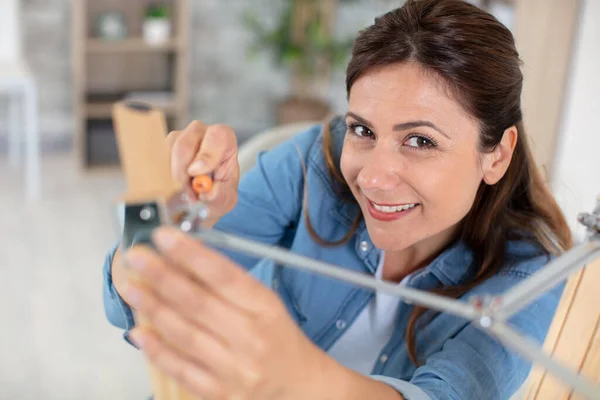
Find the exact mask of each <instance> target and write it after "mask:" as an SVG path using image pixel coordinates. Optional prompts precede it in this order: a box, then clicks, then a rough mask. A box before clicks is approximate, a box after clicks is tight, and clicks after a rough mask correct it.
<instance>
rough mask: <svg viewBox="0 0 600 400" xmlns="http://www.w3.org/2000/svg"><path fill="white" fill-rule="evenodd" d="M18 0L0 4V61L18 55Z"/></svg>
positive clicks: (6, 0)
mask: <svg viewBox="0 0 600 400" xmlns="http://www.w3.org/2000/svg"><path fill="white" fill-rule="evenodd" d="M18 2H19V0H2V2H1V4H0V60H2V59H12V58H14V57H16V56H17V55H18V54H19V50H20V49H19V44H20V41H21V40H20V37H19V33H18V32H19V29H20V26H19V22H20V20H19V19H18V18H15V17H14V16H16V15H17V12H18V4H19V3H18Z"/></svg>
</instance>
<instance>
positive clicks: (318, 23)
mask: <svg viewBox="0 0 600 400" xmlns="http://www.w3.org/2000/svg"><path fill="white" fill-rule="evenodd" d="M286 2H287V4H286V6H285V8H284V10H283V12H282V14H281V17H280V19H279V23H278V25H277V26H276V27H275V29H273V30H267V29H266V28H264V27H263V25H262V24H261V23H260V21H259V20H258V18H257V16H256V15H254V14H253V13H251V12H248V13H246V14H245V24H246V26H247V27H248V28H249V29H250V30H251V31H252V32H253V33H254V36H255V41H254V43H253V44H252V45H251V47H250V49H249V52H250V54H251V55H252V56H255V55H256V54H257V53H258V52H260V51H263V50H268V51H271V53H272V54H273V56H274V59H275V62H276V64H277V65H278V66H281V67H287V68H289V69H290V72H291V79H292V85H291V86H292V89H291V93H290V95H289V96H288V97H287V98H285V99H283V100H282V101H280V102H279V104H278V105H277V123H279V124H284V123H289V122H295V121H303V120H320V119H322V118H324V117H325V116H326V115H327V114H329V112H330V106H329V103H328V102H327V101H326V100H325V99H324V97H325V95H324V94H323V92H324V90H323V88H324V87H326V86H327V83H328V79H329V73H330V72H331V70H332V69H333V68H336V67H339V66H341V65H343V63H344V61H345V60H346V57H347V56H348V54H349V53H350V51H351V48H352V45H353V42H354V40H353V39H352V40H350V39H348V40H336V39H334V38H333V37H332V35H331V34H330V33H329V32H328V31H329V28H328V25H329V24H330V23H331V19H332V16H333V14H334V12H333V11H334V10H335V7H334V5H333V3H334V2H333V1H328V2H319V1H317V0H286Z"/></svg>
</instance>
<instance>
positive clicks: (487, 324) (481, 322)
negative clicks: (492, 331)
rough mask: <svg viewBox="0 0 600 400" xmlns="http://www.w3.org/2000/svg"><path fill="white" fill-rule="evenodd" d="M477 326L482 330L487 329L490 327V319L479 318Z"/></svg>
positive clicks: (486, 316) (485, 316) (487, 317)
mask: <svg viewBox="0 0 600 400" xmlns="http://www.w3.org/2000/svg"><path fill="white" fill-rule="evenodd" d="M479 325H481V326H482V327H484V328H489V327H490V326H492V317H490V316H488V315H484V316H483V317H481V318H479Z"/></svg>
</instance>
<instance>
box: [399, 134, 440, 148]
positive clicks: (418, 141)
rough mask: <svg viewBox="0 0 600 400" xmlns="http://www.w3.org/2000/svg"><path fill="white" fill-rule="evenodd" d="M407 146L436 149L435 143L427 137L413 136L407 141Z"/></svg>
mask: <svg viewBox="0 0 600 400" xmlns="http://www.w3.org/2000/svg"><path fill="white" fill-rule="evenodd" d="M406 145H407V146H409V147H415V148H430V147H435V143H434V142H433V141H432V140H431V139H429V138H426V137H425V136H412V137H410V138H409V139H408V140H407V141H406Z"/></svg>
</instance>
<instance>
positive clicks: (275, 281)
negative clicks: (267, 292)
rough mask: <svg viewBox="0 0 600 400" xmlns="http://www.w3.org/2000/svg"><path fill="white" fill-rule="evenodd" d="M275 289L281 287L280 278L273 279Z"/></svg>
mask: <svg viewBox="0 0 600 400" xmlns="http://www.w3.org/2000/svg"><path fill="white" fill-rule="evenodd" d="M273 289H279V279H273Z"/></svg>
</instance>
